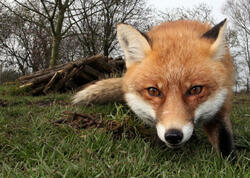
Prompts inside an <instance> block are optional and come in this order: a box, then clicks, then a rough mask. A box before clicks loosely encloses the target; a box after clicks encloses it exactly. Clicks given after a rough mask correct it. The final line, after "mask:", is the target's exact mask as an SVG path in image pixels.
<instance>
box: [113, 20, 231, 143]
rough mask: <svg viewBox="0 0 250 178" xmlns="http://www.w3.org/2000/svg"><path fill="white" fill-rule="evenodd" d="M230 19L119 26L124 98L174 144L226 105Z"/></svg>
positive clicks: (188, 135)
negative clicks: (124, 68)
mask: <svg viewBox="0 0 250 178" xmlns="http://www.w3.org/2000/svg"><path fill="white" fill-rule="evenodd" d="M225 28H226V20H224V21H222V22H221V23H219V24H217V25H216V26H214V27H213V28H210V26H209V25H207V24H201V23H199V22H196V21H176V22H168V23H163V24H161V25H159V26H156V27H154V28H152V30H150V31H149V32H148V33H147V34H142V33H141V32H139V31H138V30H136V29H135V28H133V27H132V26H130V25H127V24H119V25H118V26H117V36H118V41H119V43H120V45H121V47H122V49H123V51H124V53H125V57H126V66H127V72H126V73H125V76H124V78H123V82H124V83H123V90H124V92H125V100H126V101H127V103H128V105H129V106H130V107H131V109H132V110H133V111H134V112H135V113H136V114H137V115H138V116H139V117H141V118H142V119H143V120H144V121H145V122H147V123H149V124H152V125H155V126H156V128H157V133H158V136H159V138H160V139H161V140H162V141H163V142H165V143H166V144H167V145H168V146H170V147H175V146H179V145H181V144H182V143H184V142H186V141H187V140H188V139H189V138H190V137H191V135H192V133H193V129H194V124H195V123H199V122H202V121H204V122H208V121H209V119H211V118H213V117H214V115H215V114H216V113H217V112H218V111H219V110H220V109H221V108H222V107H223V103H224V102H225V100H226V98H227V96H228V95H229V94H230V91H231V87H232V83H233V70H232V66H231V63H230V62H229V61H230V55H229V52H228V48H227V47H226V45H225V37H224V33H225Z"/></svg>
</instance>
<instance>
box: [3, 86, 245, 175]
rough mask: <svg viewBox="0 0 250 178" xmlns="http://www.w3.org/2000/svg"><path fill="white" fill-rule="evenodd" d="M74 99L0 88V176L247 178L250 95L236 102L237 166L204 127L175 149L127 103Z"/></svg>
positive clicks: (233, 113)
mask: <svg viewBox="0 0 250 178" xmlns="http://www.w3.org/2000/svg"><path fill="white" fill-rule="evenodd" d="M72 95H73V93H72V92H69V93H66V94H49V95H47V96H39V97H32V96H28V95H27V94H25V92H24V91H21V92H20V91H19V92H17V91H16V90H15V88H14V87H13V86H0V177H240V178H247V177H250V172H249V170H250V150H249V149H250V130H249V128H250V96H249V95H244V94H241V95H237V96H236V97H235V99H234V104H233V111H232V114H231V119H232V123H233V131H234V139H235V142H236V147H237V152H238V162H237V163H236V164H235V165H232V164H231V162H230V161H229V160H225V159H223V158H222V157H221V156H220V155H217V154H216V153H214V152H213V150H212V148H211V145H210V144H209V142H208V140H207V137H206V136H205V135H204V133H203V131H202V129H201V128H197V129H196V130H195V137H193V138H192V139H191V140H190V141H189V142H187V143H186V144H185V145H184V146H183V147H181V148H179V149H175V150H173V149H170V148H167V147H166V146H165V145H164V144H161V143H159V142H158V141H157V139H156V138H157V137H156V132H155V130H154V129H152V128H148V127H147V126H145V125H144V124H143V123H142V122H141V121H140V120H139V119H138V118H137V117H136V116H135V115H134V114H133V113H132V112H131V111H130V110H129V109H128V107H127V106H126V105H124V104H118V103H115V104H107V105H103V106H101V105H95V106H88V107H87V106H72V105H71V104H70V101H71V96H72ZM74 113H79V114H80V116H79V115H74ZM73 116H74V118H72V117H73ZM81 118H82V119H83V120H84V121H82V120H81Z"/></svg>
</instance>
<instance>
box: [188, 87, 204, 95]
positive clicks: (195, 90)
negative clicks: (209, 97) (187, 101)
mask: <svg viewBox="0 0 250 178" xmlns="http://www.w3.org/2000/svg"><path fill="white" fill-rule="evenodd" d="M202 89H203V86H200V85H197V86H194V87H192V88H190V89H189V90H188V91H187V95H188V96H192V95H198V94H200V93H201V91H202Z"/></svg>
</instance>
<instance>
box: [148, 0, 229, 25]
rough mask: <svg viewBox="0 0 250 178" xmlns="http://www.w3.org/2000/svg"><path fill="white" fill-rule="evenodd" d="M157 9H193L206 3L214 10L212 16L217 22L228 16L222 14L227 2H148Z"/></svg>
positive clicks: (162, 0) (163, 0)
mask: <svg viewBox="0 0 250 178" xmlns="http://www.w3.org/2000/svg"><path fill="white" fill-rule="evenodd" d="M147 1H148V3H149V4H150V5H153V6H154V7H155V8H156V9H160V10H165V9H171V8H176V7H185V8H192V7H194V6H196V5H198V4H200V3H205V4H207V5H208V6H209V7H211V9H212V16H213V17H214V18H215V20H216V21H221V20H223V19H224V18H225V17H226V16H225V15H223V14H222V13H221V9H222V7H223V5H224V4H225V2H226V0H147Z"/></svg>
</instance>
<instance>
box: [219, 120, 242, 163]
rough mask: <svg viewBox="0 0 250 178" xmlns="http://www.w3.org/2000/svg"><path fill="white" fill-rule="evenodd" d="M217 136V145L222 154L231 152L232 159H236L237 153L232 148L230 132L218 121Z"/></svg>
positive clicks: (226, 154) (227, 154) (225, 154)
mask: <svg viewBox="0 0 250 178" xmlns="http://www.w3.org/2000/svg"><path fill="white" fill-rule="evenodd" d="M218 136H219V138H218V141H219V145H218V146H219V149H220V151H221V153H222V156H223V157H227V156H229V155H230V154H231V158H232V161H233V162H235V161H236V160H237V155H236V152H235V150H234V144H233V138H232V134H231V133H230V131H228V129H227V128H226V127H225V126H224V124H223V123H220V127H219V130H218Z"/></svg>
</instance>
